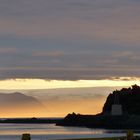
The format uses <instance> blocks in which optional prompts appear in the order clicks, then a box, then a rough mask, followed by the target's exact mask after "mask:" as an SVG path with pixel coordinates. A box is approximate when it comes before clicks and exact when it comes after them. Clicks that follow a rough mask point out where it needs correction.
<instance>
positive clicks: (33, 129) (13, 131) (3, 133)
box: [0, 124, 125, 140]
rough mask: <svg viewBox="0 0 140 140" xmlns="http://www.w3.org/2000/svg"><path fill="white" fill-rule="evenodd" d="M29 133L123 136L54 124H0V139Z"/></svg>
mask: <svg viewBox="0 0 140 140" xmlns="http://www.w3.org/2000/svg"><path fill="white" fill-rule="evenodd" d="M23 133H30V134H31V136H32V140H48V139H65V138H86V137H88V138H91V137H111V136H118V135H119V136H124V135H125V131H121V130H112V131H111V130H110V131H108V130H105V129H88V128H79V127H61V126H55V125H54V124H0V140H21V135H22V134H23Z"/></svg>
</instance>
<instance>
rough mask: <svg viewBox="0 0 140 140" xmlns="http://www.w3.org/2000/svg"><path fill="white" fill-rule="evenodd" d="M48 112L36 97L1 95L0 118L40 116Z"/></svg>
mask: <svg viewBox="0 0 140 140" xmlns="http://www.w3.org/2000/svg"><path fill="white" fill-rule="evenodd" d="M44 111H46V108H45V106H44V105H43V104H42V103H41V102H40V101H39V100H38V99H36V98H35V97H32V96H27V95H24V94H22V93H19V92H15V93H10V94H7V93H0V117H3V116H12V117H14V116H15V117H16V116H17V117H20V116H23V117H24V116H27V117H28V116H33V115H34V116H36V115H37V116H38V114H40V113H44Z"/></svg>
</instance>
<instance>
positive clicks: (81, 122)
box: [57, 85, 140, 129]
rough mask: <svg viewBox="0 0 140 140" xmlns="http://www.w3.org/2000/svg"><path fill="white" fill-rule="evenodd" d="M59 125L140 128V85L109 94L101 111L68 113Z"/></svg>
mask: <svg viewBox="0 0 140 140" xmlns="http://www.w3.org/2000/svg"><path fill="white" fill-rule="evenodd" d="M57 125H61V126H79V127H89V128H106V129H110V128H111V129H120V128H124V129H125V128H126V129H131V128H133V129H137V128H140V87H139V86H137V85H133V86H132V87H130V88H122V89H121V90H116V91H113V92H112V93H111V94H109V95H108V97H107V99H106V102H105V104H104V106H103V110H102V112H101V113H99V114H96V115H81V114H76V113H72V114H68V115H67V116H66V117H65V118H64V119H63V120H62V121H60V122H58V123H57Z"/></svg>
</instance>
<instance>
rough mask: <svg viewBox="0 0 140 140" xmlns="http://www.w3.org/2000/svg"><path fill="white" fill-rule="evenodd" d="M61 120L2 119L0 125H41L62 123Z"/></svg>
mask: <svg viewBox="0 0 140 140" xmlns="http://www.w3.org/2000/svg"><path fill="white" fill-rule="evenodd" d="M61 121H62V119H61V118H16V119H1V120H0V123H23V124H24V123H26V124H34V123H35V124H40V123H60V122H61Z"/></svg>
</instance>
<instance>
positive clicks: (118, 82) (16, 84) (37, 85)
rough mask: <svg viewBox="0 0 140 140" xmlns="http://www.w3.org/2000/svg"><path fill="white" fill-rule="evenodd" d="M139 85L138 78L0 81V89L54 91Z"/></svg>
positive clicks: (139, 80)
mask: <svg viewBox="0 0 140 140" xmlns="http://www.w3.org/2000/svg"><path fill="white" fill-rule="evenodd" d="M128 79H129V80H128ZM134 84H137V85H140V79H139V78H132V80H131V79H130V78H127V80H124V79H122V78H119V79H112V80H111V79H105V80H77V81H69V80H66V81H63V80H44V79H7V80H1V81H0V89H8V90H12V89H25V90H26V89H55V88H79V87H115V86H116V87H117V86H125V87H126V86H131V85H134Z"/></svg>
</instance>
